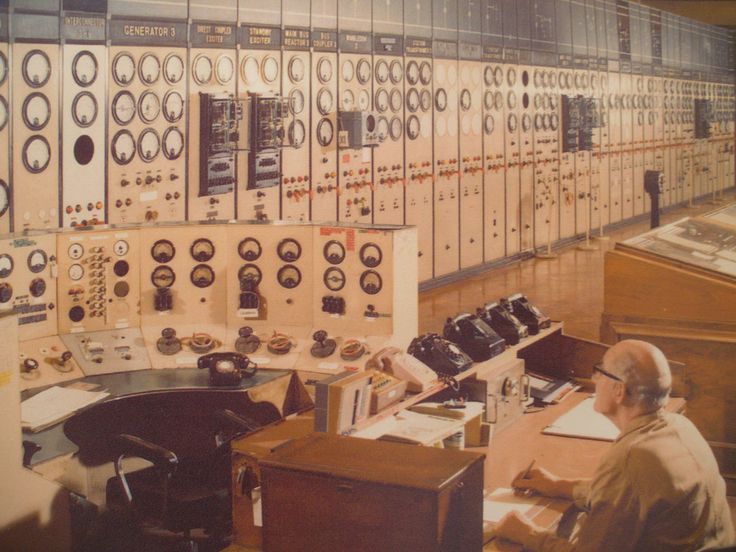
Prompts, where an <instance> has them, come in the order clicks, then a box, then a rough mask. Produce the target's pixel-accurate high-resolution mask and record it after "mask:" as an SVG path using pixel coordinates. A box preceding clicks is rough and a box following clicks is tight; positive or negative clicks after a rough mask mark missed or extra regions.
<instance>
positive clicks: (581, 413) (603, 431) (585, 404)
mask: <svg viewBox="0 0 736 552" xmlns="http://www.w3.org/2000/svg"><path fill="white" fill-rule="evenodd" d="M594 404H595V396H592V397H588V398H587V399H585V400H584V401H582V402H581V403H580V404H578V405H577V406H575V408H573V409H572V410H570V411H569V412H566V413H565V414H563V415H562V416H560V417H559V418H557V420H556V421H555V422H554V423H553V424H552V425H549V426H547V427H545V428H544V429H543V430H542V433H545V434H547V435H561V436H563V437H579V438H581V439H597V440H600V441H613V440H615V439H616V437H618V435H619V433H620V431H619V429H618V428H617V427H616V426H615V425H614V424H613V422H612V421H611V420H609V419H608V418H606V417H605V416H604V415H603V414H601V413H600V412H596V411H595V410H594V409H593V405H594Z"/></svg>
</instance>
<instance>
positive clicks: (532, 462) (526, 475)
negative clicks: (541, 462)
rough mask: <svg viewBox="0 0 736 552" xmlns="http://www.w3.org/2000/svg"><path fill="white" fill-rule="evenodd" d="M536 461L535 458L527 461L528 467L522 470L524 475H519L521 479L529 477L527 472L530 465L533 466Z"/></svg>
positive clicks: (530, 467)
mask: <svg viewBox="0 0 736 552" xmlns="http://www.w3.org/2000/svg"><path fill="white" fill-rule="evenodd" d="M536 461H537V459H536V458H535V459H533V460H532V461H531V462H530V463H529V467H528V468H527V469H526V470H525V471H524V475H522V476H521V479H526V478H527V477H529V472H530V471H531V469H532V467H533V466H534V462H536Z"/></svg>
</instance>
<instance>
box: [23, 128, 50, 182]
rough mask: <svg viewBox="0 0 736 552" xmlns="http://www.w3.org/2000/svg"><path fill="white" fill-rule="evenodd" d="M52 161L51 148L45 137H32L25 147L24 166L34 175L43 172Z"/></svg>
mask: <svg viewBox="0 0 736 552" xmlns="http://www.w3.org/2000/svg"><path fill="white" fill-rule="evenodd" d="M50 161H51V147H50V146H49V143H48V141H47V140H46V138H44V137H43V136H38V135H36V136H31V137H30V138H29V139H28V141H27V142H26V143H25V145H24V146H23V165H25V167H26V170H28V171H29V172H32V173H34V174H36V173H40V172H43V171H44V170H45V169H46V167H48V166H49V162H50Z"/></svg>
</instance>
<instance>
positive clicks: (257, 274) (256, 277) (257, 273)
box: [238, 263, 263, 288]
mask: <svg viewBox="0 0 736 552" xmlns="http://www.w3.org/2000/svg"><path fill="white" fill-rule="evenodd" d="M262 279H263V273H262V272H261V269H260V268H258V267H257V266H256V265H254V264H251V263H248V264H244V265H243V266H241V267H240V270H238V282H241V283H242V282H253V288H257V287H258V284H260V283H261V280H262Z"/></svg>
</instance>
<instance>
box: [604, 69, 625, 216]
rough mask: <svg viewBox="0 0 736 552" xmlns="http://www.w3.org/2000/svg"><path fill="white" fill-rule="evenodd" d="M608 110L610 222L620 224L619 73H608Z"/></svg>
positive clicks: (621, 200)
mask: <svg viewBox="0 0 736 552" xmlns="http://www.w3.org/2000/svg"><path fill="white" fill-rule="evenodd" d="M606 108H607V109H608V129H609V130H608V140H609V144H610V146H609V150H610V151H609V155H608V158H609V160H610V162H609V186H610V189H611V192H610V194H611V200H610V208H609V212H610V221H611V223H614V222H618V221H620V220H621V216H622V204H623V195H622V194H623V187H622V172H621V94H620V78H619V73H617V72H610V73H608V93H607V95H606Z"/></svg>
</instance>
